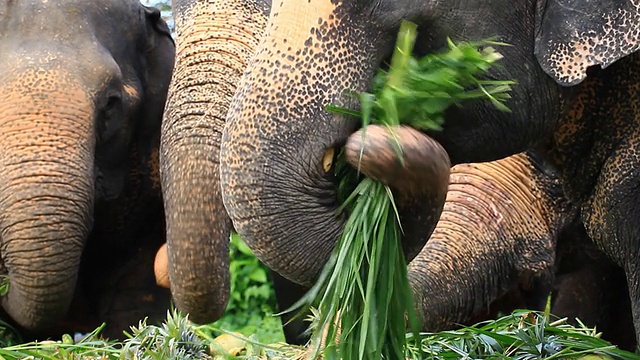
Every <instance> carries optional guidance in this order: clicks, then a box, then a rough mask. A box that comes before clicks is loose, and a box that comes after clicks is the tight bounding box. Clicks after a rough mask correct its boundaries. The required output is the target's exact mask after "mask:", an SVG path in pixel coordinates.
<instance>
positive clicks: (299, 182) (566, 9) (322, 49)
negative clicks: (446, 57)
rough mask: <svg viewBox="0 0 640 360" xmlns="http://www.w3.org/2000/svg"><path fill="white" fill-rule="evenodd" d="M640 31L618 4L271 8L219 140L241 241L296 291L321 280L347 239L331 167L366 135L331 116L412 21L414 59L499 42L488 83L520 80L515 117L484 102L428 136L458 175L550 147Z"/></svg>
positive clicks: (634, 10)
mask: <svg viewBox="0 0 640 360" xmlns="http://www.w3.org/2000/svg"><path fill="white" fill-rule="evenodd" d="M639 18H640V16H638V6H637V4H635V3H633V2H631V1H622V0H621V1H610V2H583V1H577V0H546V1H545V0H539V1H522V2H518V3H517V4H514V3H513V2H512V1H507V0H492V1H465V2H447V1H438V0H422V1H419V0H403V1H390V0H382V1H368V0H364V1H358V0H341V1H330V0H309V1H304V2H300V1H293V0H284V1H279V2H277V3H274V4H273V6H272V8H271V13H270V17H269V22H268V24H267V28H266V30H265V35H264V38H263V40H262V42H261V43H260V46H259V47H258V48H257V50H256V52H255V55H254V57H253V58H252V61H251V63H250V65H249V68H248V69H247V70H246V72H245V76H244V77H243V78H242V81H241V82H240V84H239V86H238V91H237V92H236V94H235V96H234V98H233V99H232V103H231V105H230V109H229V113H228V117H227V123H226V125H225V130H224V132H223V135H222V144H221V155H220V158H221V165H220V172H221V182H222V192H223V199H224V202H225V206H226V208H227V210H228V213H229V216H230V217H231V219H232V221H233V225H234V227H235V229H236V231H237V232H238V234H239V235H240V236H241V237H242V238H243V239H244V240H245V241H246V242H247V244H248V245H249V246H250V247H252V249H254V251H255V253H256V255H258V256H259V257H260V258H261V260H263V261H265V263H266V264H267V265H268V266H270V267H271V268H273V269H274V270H276V271H277V272H279V273H281V274H282V275H284V276H285V277H287V278H288V279H290V280H293V281H296V282H298V283H302V284H308V283H310V282H311V281H312V279H314V278H315V276H316V275H317V274H318V272H319V270H320V269H321V267H322V265H323V264H324V263H325V262H326V260H327V258H328V253H329V251H330V249H331V248H332V247H333V245H334V244H335V242H336V239H337V236H338V234H339V232H340V230H341V223H340V221H339V220H337V219H336V218H335V216H334V214H333V211H334V210H335V185H334V184H333V183H332V181H331V174H330V172H325V171H324V169H323V166H322V164H323V159H326V157H327V156H331V154H337V153H338V151H335V150H334V149H335V148H337V147H340V146H342V145H343V144H344V143H345V141H346V139H347V138H348V136H349V135H350V134H351V133H352V132H354V130H356V128H357V124H356V122H355V121H349V120H347V119H345V118H343V117H338V116H335V115H332V114H330V113H329V112H327V111H326V110H325V106H326V105H328V104H332V103H333V104H338V105H343V106H353V104H352V102H351V101H350V100H349V98H347V97H345V96H344V93H345V90H352V91H362V90H367V89H368V88H369V87H370V85H371V84H370V83H371V80H372V76H373V74H374V72H375V71H376V69H377V68H378V67H380V66H381V65H383V64H384V62H385V60H387V59H388V58H389V55H390V54H391V50H392V47H393V42H394V40H395V34H396V33H397V30H398V26H399V24H400V22H401V20H402V19H407V20H411V21H414V22H416V23H417V24H418V25H419V27H418V31H419V34H418V39H417V43H416V48H415V51H416V54H417V55H422V54H426V53H429V52H432V51H435V50H439V49H440V48H442V47H444V45H445V44H446V38H447V37H451V38H453V40H454V41H459V40H467V39H471V40H480V39H486V38H490V37H494V36H497V39H498V40H500V41H503V42H506V43H509V44H511V45H513V46H509V47H500V48H499V51H500V52H501V53H502V54H503V55H504V59H503V61H502V65H503V66H502V67H496V68H495V69H493V70H492V71H491V72H490V73H489V74H488V77H489V78H493V79H513V80H516V81H517V85H516V86H514V87H513V91H512V94H511V95H512V98H511V99H510V100H509V101H508V102H507V103H506V105H507V106H508V107H509V108H510V109H511V110H512V112H511V113H504V112H500V111H499V110H496V109H494V108H493V107H491V105H487V104H481V103H472V104H468V105H466V106H463V107H460V108H452V109H451V110H450V111H448V112H447V114H446V119H445V122H444V127H443V129H442V131H435V132H432V133H430V134H429V135H431V136H432V137H433V138H435V139H436V140H437V141H438V142H440V143H441V144H442V145H443V146H444V148H445V149H446V151H447V153H448V155H449V157H450V158H451V163H452V164H453V165H455V164H460V163H468V162H478V161H491V160H496V159H500V158H503V157H505V156H508V155H511V154H515V153H517V152H521V151H524V150H526V149H529V148H533V147H536V146H539V145H541V144H543V142H544V141H546V140H547V139H548V138H549V136H550V135H551V133H552V132H553V131H554V129H555V126H556V124H557V119H558V118H559V116H560V114H561V112H562V110H563V109H564V108H563V104H564V103H563V101H562V100H563V99H566V97H567V96H570V95H571V93H570V89H566V87H567V86H569V85H575V84H577V83H579V82H580V81H581V80H582V79H583V78H584V77H585V76H586V68H587V67H588V66H591V65H602V66H606V65H608V64H611V63H612V62H614V61H615V60H616V59H618V58H620V57H622V56H624V55H626V54H629V53H630V52H632V51H634V50H636V49H637V48H638V44H639V41H638V40H639V38H638V37H639V35H640V33H639V32H638V31H637V25H638V20H639ZM325 163H326V161H325ZM425 185H426V186H428V185H429V184H425ZM425 220H429V221H428V222H424V221H425ZM436 220H437V217H435V216H433V217H431V219H422V221H423V223H422V224H421V226H422V227H423V228H424V229H431V228H432V226H431V225H433V224H432V223H435V221H436ZM424 229H423V230H424ZM426 232H428V231H426V230H424V231H423V232H422V233H420V235H421V236H422V235H424V234H425V233H426ZM424 240H426V237H425V239H424Z"/></svg>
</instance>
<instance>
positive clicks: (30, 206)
mask: <svg viewBox="0 0 640 360" xmlns="http://www.w3.org/2000/svg"><path fill="white" fill-rule="evenodd" d="M173 58H174V45H173V40H172V39H171V35H170V32H169V29H168V27H167V26H166V24H165V23H164V21H163V20H162V19H161V18H160V12H159V11H158V10H157V9H155V8H149V7H145V6H143V5H141V4H140V2H139V1H138V0H107V1H101V2H92V1H84V0H65V1H55V0H50V1H38V0H18V1H12V0H2V1H0V64H2V68H1V69H0V254H1V256H2V264H3V267H4V270H5V271H6V274H7V276H8V279H9V291H8V293H7V294H6V295H5V296H4V297H3V298H2V306H3V308H4V310H5V311H6V312H7V313H8V314H9V315H10V316H11V317H12V319H13V320H15V321H16V322H17V323H18V324H19V325H21V326H23V327H24V328H26V329H29V330H39V329H43V328H47V327H49V326H51V325H52V324H54V323H55V322H57V321H59V320H60V319H61V318H62V317H63V316H64V315H65V314H66V312H67V310H68V308H69V306H70V303H71V300H72V298H73V295H74V289H75V287H76V282H77V279H78V271H79V264H80V260H81V254H82V252H83V249H84V247H85V243H86V241H87V238H88V236H89V234H90V233H91V231H92V229H93V225H94V220H95V214H94V205H95V204H96V203H98V202H104V201H111V200H117V199H118V198H119V196H121V194H122V192H123V188H124V187H125V184H126V183H127V181H128V180H127V179H128V177H129V176H130V173H131V172H132V169H131V167H132V163H134V162H140V161H143V162H147V161H149V162H150V161H151V160H152V159H153V157H154V156H156V155H157V154H156V155H154V154H153V153H152V151H151V149H152V148H153V147H154V146H155V148H156V149H157V143H158V141H159V131H160V123H161V119H162V111H163V107H164V102H165V100H166V92H167V87H168V83H169V78H170V76H171V70H172V67H173ZM154 135H155V136H154ZM133 144H136V145H135V148H134V145H133Z"/></svg>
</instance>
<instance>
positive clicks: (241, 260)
mask: <svg viewBox="0 0 640 360" xmlns="http://www.w3.org/2000/svg"><path fill="white" fill-rule="evenodd" d="M229 257H230V263H229V272H230V273H231V288H230V299H229V304H228V305H227V309H226V311H225V314H224V315H223V317H222V318H220V319H219V320H218V321H217V322H215V323H214V325H215V326H216V327H219V328H221V329H224V330H227V331H235V332H240V333H242V334H244V335H247V336H249V335H250V334H255V335H256V336H257V338H258V340H260V341H262V342H268V343H271V342H277V341H284V335H283V333H282V322H281V320H280V318H279V317H277V316H274V314H275V313H276V309H277V304H276V299H275V291H274V289H273V285H272V283H271V279H270V277H269V273H268V271H267V268H266V267H265V266H264V265H263V264H262V263H261V262H260V261H259V260H258V259H257V258H256V257H255V256H254V255H253V253H252V252H251V249H249V247H248V246H247V245H246V244H245V243H244V242H243V241H242V239H240V237H239V236H238V234H236V233H232V235H231V241H230V243H229Z"/></svg>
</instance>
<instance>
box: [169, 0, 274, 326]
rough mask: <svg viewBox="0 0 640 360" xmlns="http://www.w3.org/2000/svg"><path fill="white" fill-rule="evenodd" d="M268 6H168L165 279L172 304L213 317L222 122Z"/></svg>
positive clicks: (222, 304)
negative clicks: (172, 43)
mask: <svg viewBox="0 0 640 360" xmlns="http://www.w3.org/2000/svg"><path fill="white" fill-rule="evenodd" d="M268 9H269V2H268V1H263V0H255V1H240V0H231V1H229V0H227V1H195V0H177V1H173V15H174V20H175V30H176V47H177V56H176V64H175V70H174V74H173V77H172V79H171V85H170V90H171V91H170V94H169V97H168V100H167V106H166V111H165V115H164V121H163V124H162V135H161V144H160V175H161V179H162V191H163V196H164V206H165V214H166V229H167V248H166V252H167V254H166V256H167V257H168V260H169V261H168V267H169V269H168V276H169V281H168V282H169V284H170V287H171V292H172V296H173V299H174V302H175V305H176V307H177V308H178V309H180V310H181V311H184V312H187V313H189V317H190V319H191V320H193V321H196V322H201V323H202V322H212V321H215V320H217V318H219V317H220V316H221V315H222V314H223V313H224V310H225V308H226V306H227V301H228V298H229V250H228V244H229V236H230V233H231V230H232V227H231V221H230V219H229V216H228V215H227V212H226V210H225V208H224V206H223V203H222V195H221V191H220V182H219V175H218V174H219V169H218V164H219V146H220V137H221V134H222V129H223V127H224V120H225V116H226V113H227V108H228V105H229V102H230V101H231V97H232V96H233V94H234V93H235V90H236V86H237V84H238V82H239V80H240V77H241V75H242V73H243V71H244V69H245V67H246V66H247V63H248V59H249V57H250V55H251V54H253V51H254V49H255V48H256V47H257V44H258V41H259V39H260V37H261V35H262V32H263V30H264V27H265V24H266V21H267V15H268Z"/></svg>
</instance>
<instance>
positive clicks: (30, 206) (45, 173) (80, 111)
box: [0, 70, 95, 330]
mask: <svg viewBox="0 0 640 360" xmlns="http://www.w3.org/2000/svg"><path fill="white" fill-rule="evenodd" d="M53 75H56V74H55V71H54V72H53V74H49V76H53ZM57 75H59V76H60V78H61V79H62V78H64V76H65V74H57ZM42 77H43V75H42V74H39V73H38V72H37V71H35V70H34V71H33V72H27V73H25V74H22V79H29V80H33V81H32V82H29V83H28V84H26V85H25V82H24V81H15V82H7V83H5V84H4V87H3V88H2V89H0V93H2V94H3V95H5V97H4V99H3V102H2V103H0V234H1V237H2V241H1V242H0V253H1V254H2V261H3V263H4V266H5V267H6V270H7V273H8V276H9V292H8V293H7V295H6V296H5V297H4V298H3V299H2V305H3V307H4V308H5V310H6V311H7V313H8V314H9V315H10V316H11V317H12V318H13V319H14V320H15V321H17V322H18V323H19V324H20V325H21V326H24V327H25V328H28V329H32V330H39V329H43V328H46V327H48V326H50V325H52V324H53V323H55V322H56V320H59V319H60V318H61V317H63V316H64V315H65V313H66V311H67V308H68V306H69V304H70V301H71V299H72V297H73V293H74V289H75V284H76V279H77V274H78V267H79V263H80V256H81V252H82V249H83V245H84V242H85V239H86V238H87V236H88V233H89V231H90V229H91V226H92V208H93V149H94V146H95V144H94V136H93V113H94V112H93V107H92V105H91V104H92V102H91V101H90V99H89V97H88V96H87V94H86V92H85V91H83V90H82V89H80V88H78V87H72V86H69V87H66V89H65V92H64V93H59V92H58V93H56V91H55V90H56V86H58V85H57V84H54V82H52V81H51V78H46V79H43V78H42ZM53 78H56V76H53ZM38 80H40V81H38Z"/></svg>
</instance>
